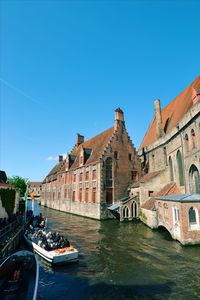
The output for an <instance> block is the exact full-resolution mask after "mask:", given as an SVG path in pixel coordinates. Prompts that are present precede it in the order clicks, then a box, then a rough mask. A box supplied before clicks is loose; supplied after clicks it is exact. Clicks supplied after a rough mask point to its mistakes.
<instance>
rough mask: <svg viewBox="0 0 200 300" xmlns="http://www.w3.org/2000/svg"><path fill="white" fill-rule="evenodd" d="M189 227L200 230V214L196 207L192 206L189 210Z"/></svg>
mask: <svg viewBox="0 0 200 300" xmlns="http://www.w3.org/2000/svg"><path fill="white" fill-rule="evenodd" d="M188 217H189V228H190V229H191V230H199V214H198V210H197V209H196V207H190V209H189V211H188Z"/></svg>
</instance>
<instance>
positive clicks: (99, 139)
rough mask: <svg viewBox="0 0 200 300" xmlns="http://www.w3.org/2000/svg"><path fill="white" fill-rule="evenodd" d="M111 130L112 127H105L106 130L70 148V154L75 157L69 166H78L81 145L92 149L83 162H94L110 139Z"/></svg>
mask: <svg viewBox="0 0 200 300" xmlns="http://www.w3.org/2000/svg"><path fill="white" fill-rule="evenodd" d="M113 132H114V127H112V128H110V129H107V130H106V131H104V132H102V133H100V134H98V135H96V136H95V137H93V138H91V139H90V140H88V141H86V142H84V143H82V144H80V145H79V146H78V147H75V148H74V149H73V150H72V152H71V154H72V155H75V156H76V157H77V158H76V160H75V162H74V163H73V165H72V166H71V168H77V167H79V160H78V158H79V155H80V151H81V148H82V147H83V148H84V149H85V148H86V149H91V150H92V151H91V154H90V156H89V158H88V160H87V161H86V163H85V164H86V165H87V164H91V163H94V162H96V161H97V160H98V159H99V158H100V156H101V155H102V153H103V151H104V149H105V147H106V145H107V144H108V142H109V141H110V138H111V136H112V134H113Z"/></svg>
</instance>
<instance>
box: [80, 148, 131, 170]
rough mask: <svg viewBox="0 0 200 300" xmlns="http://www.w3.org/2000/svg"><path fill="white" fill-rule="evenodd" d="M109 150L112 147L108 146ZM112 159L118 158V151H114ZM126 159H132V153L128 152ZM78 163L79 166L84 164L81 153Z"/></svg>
mask: <svg viewBox="0 0 200 300" xmlns="http://www.w3.org/2000/svg"><path fill="white" fill-rule="evenodd" d="M110 152H112V148H110ZM114 159H119V154H118V151H114ZM128 159H129V160H132V159H133V155H132V153H129V154H128ZM79 165H80V166H82V165H84V159H83V156H82V155H81V156H80V159H79Z"/></svg>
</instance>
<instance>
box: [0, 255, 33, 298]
mask: <svg viewBox="0 0 200 300" xmlns="http://www.w3.org/2000/svg"><path fill="white" fill-rule="evenodd" d="M38 282H39V264H38V262H37V259H36V257H35V255H34V254H33V253H32V252H30V251H27V250H21V251H18V252H15V253H14V254H12V255H10V256H9V257H8V258H6V259H5V260H4V261H3V263H2V264H1V265H0V299H2V300H8V299H20V300H36V299H37V291H38Z"/></svg>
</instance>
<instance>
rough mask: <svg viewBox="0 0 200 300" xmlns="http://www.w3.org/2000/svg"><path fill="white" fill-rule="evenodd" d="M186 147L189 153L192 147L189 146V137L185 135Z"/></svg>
mask: <svg viewBox="0 0 200 300" xmlns="http://www.w3.org/2000/svg"><path fill="white" fill-rule="evenodd" d="M185 147H186V151H187V152H189V151H190V145H189V138H188V135H187V134H186V135H185Z"/></svg>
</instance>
